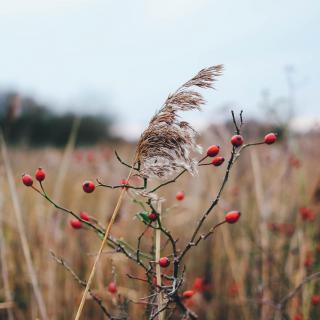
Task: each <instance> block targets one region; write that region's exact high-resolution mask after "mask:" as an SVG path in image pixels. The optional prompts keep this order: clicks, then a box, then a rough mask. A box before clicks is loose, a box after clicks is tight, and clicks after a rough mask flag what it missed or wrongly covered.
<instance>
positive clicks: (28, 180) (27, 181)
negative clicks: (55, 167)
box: [22, 168, 46, 187]
mask: <svg viewBox="0 0 320 320" xmlns="http://www.w3.org/2000/svg"><path fill="white" fill-rule="evenodd" d="M35 178H36V180H37V181H39V182H42V181H43V180H44V179H45V178H46V172H45V171H44V170H43V169H42V168H38V169H37V170H36V172H35ZM22 182H23V184H24V185H25V186H27V187H31V186H32V185H33V179H32V177H31V176H30V175H29V174H23V175H22Z"/></svg>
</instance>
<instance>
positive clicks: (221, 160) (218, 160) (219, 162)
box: [211, 157, 224, 167]
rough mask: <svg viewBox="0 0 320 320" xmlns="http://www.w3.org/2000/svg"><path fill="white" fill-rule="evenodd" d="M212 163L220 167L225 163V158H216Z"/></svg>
mask: <svg viewBox="0 0 320 320" xmlns="http://www.w3.org/2000/svg"><path fill="white" fill-rule="evenodd" d="M211 163H212V164H213V165H214V166H216V167H219V166H221V165H222V164H223V163H224V158H223V157H214V158H213V159H212V161H211Z"/></svg>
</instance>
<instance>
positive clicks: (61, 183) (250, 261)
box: [0, 0, 320, 320]
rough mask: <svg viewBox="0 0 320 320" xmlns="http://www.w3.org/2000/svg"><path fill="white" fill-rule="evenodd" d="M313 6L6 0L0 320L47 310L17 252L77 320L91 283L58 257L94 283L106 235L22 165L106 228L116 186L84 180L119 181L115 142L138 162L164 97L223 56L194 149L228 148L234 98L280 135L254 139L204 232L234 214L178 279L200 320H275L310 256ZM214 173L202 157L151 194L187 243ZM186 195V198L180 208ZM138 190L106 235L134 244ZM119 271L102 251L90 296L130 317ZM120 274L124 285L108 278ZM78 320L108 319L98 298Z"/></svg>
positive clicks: (255, 132) (314, 223)
mask: <svg viewBox="0 0 320 320" xmlns="http://www.w3.org/2000/svg"><path fill="white" fill-rule="evenodd" d="M319 10H320V7H319V3H318V2H317V1H305V2H303V3H302V2H300V1H283V2H281V3H278V2H275V1H268V2H267V1H262V2H260V3H259V4H258V3H255V2H253V1H249V0H247V1H243V2H242V3H241V4H240V3H234V2H233V1H225V2H224V3H218V2H217V1H206V0H201V1H191V0H186V1H182V0H181V1H180V0H171V1H162V2H161V3H160V2H158V1H155V0H151V1H137V2H129V1H128V2H126V1H123V2H117V3H114V2H111V1H98V0H95V1H85V0H81V1H72V0H70V1H38V0H28V1H24V2H20V1H18V0H14V1H10V3H9V2H7V3H1V4H0V38H1V39H2V40H1V47H2V48H4V50H2V57H1V58H0V70H1V72H0V126H1V131H2V134H3V137H4V140H3V141H5V142H6V146H7V147H6V148H5V144H4V142H3V141H2V142H1V156H0V254H1V260H0V261H1V263H0V270H1V279H0V319H10V320H11V319H19V320H20V319H38V318H39V310H38V306H37V303H36V302H35V296H34V290H33V287H32V285H31V282H30V269H28V265H27V263H26V260H25V257H24V254H23V246H25V247H26V246H27V247H28V248H29V249H30V252H31V260H32V263H33V265H34V267H35V274H34V276H35V277H37V279H38V282H39V292H40V294H41V295H42V297H43V301H44V304H45V306H46V309H47V312H48V315H49V318H50V319H57V320H58V319H59V320H60V319H71V318H72V316H73V315H74V312H75V310H76V308H77V306H78V304H79V301H80V298H81V293H82V291H83V289H82V288H81V287H80V285H79V284H78V283H77V282H76V281H74V279H73V278H72V276H71V275H70V274H69V273H67V272H66V271H65V269H64V268H63V267H61V265H59V264H57V263H56V261H55V260H54V259H53V258H52V257H51V255H50V251H51V250H52V251H53V252H55V254H57V255H58V256H61V257H63V258H64V259H65V260H66V262H68V264H69V265H70V266H71V267H72V268H73V269H74V270H75V271H77V273H78V274H79V276H80V277H81V278H83V279H86V278H87V276H88V274H89V272H90V269H91V266H92V263H93V260H94V254H95V252H96V251H97V250H98V248H99V245H100V241H99V239H98V238H97V237H96V235H95V234H92V232H90V231H88V230H86V229H85V228H83V229H81V230H74V229H72V228H71V227H70V225H69V221H70V218H69V217H67V216H66V215H64V214H63V213H61V212H59V211H57V210H56V209H54V208H53V207H52V206H50V204H49V203H47V202H45V201H44V200H43V199H41V198H40V197H39V195H37V194H36V193H35V192H32V190H30V188H26V187H25V186H23V185H22V183H21V175H22V174H23V173H25V172H27V173H30V174H33V173H34V171H35V170H36V169H37V168H38V167H39V166H41V167H43V168H44V169H45V170H46V172H47V178H46V180H45V186H46V189H47V190H48V192H49V194H51V196H52V198H53V199H54V200H55V201H56V202H58V203H59V204H61V205H63V206H64V207H67V208H70V209H72V210H74V211H75V212H80V211H86V212H88V213H89V214H90V215H92V216H94V217H96V218H97V219H98V220H99V221H101V222H102V223H105V222H106V221H107V220H108V219H109V218H110V215H111V213H112V211H113V208H114V206H115V204H116V201H117V198H118V195H119V191H117V190H106V189H97V190H96V191H95V192H94V193H93V194H85V193H84V192H83V191H82V187H81V186H82V182H83V181H84V180H87V179H91V180H95V179H96V178H101V179H102V180H103V181H104V182H106V183H108V184H118V183H119V182H120V181H121V179H123V178H125V177H126V175H127V169H126V168H125V167H123V166H122V165H121V164H120V163H119V162H118V161H117V159H116V158H115V156H114V150H117V151H118V152H119V154H120V155H121V156H122V158H123V159H125V160H127V161H128V162H130V159H131V158H132V155H133V153H134V150H135V143H136V141H137V139H138V137H139V134H140V133H141V132H142V130H143V129H144V128H145V127H146V126H147V123H148V121H149V119H150V118H151V116H152V115H153V114H154V113H155V111H156V110H158V109H159V108H160V107H161V104H162V103H163V101H164V100H165V99H166V97H167V95H168V94H169V93H170V92H173V91H174V90H175V89H176V88H177V87H178V86H179V85H180V84H182V83H183V82H184V81H186V80H187V79H189V78H190V76H192V75H193V74H195V73H196V72H197V71H198V70H200V69H201V68H203V67H207V66H209V65H214V64H218V63H224V65H225V71H224V75H223V76H222V77H220V78H219V81H218V82H216V84H215V87H216V90H214V91H211V92H206V93H205V97H206V100H207V105H206V106H205V107H204V111H203V112H201V113H200V112H199V113H192V114H188V115H186V116H185V115H184V117H186V119H187V120H189V121H190V122H191V123H192V124H193V125H194V126H195V127H196V128H197V129H198V130H199V132H200V136H199V143H200V144H201V145H202V146H203V147H204V150H206V147H208V146H209V145H212V144H218V145H220V146H221V153H222V155H223V156H225V157H227V156H228V154H229V153H230V149H231V145H230V142H229V140H230V137H231V135H232V134H233V128H232V124H231V122H230V110H231V109H233V110H235V111H236V112H238V111H239V110H244V120H245V127H244V134H243V135H244V138H245V140H246V141H250V142H251V141H257V140H258V141H259V140H261V139H262V138H263V136H264V134H265V133H267V132H270V131H274V132H278V133H279V140H278V141H277V143H276V144H274V145H272V146H265V145H262V146H258V147H256V148H254V149H252V150H246V151H245V152H244V153H243V155H242V156H241V157H240V159H239V160H238V162H237V164H236V165H235V167H234V169H233V172H232V176H231V179H230V181H229V184H228V186H227V188H226V190H225V193H224V194H223V198H222V201H221V202H220V203H219V206H218V207H217V209H216V210H215V213H214V214H212V216H211V217H210V219H209V220H208V221H207V224H206V226H207V227H209V226H211V225H212V224H214V223H216V222H218V221H220V220H221V219H223V215H224V213H225V212H226V211H228V210H230V209H239V210H240V211H241V212H242V216H241V219H240V220H239V222H238V223H237V224H235V225H226V226H223V227H221V228H219V229H218V230H217V232H216V233H215V234H214V236H213V237H211V238H209V239H208V240H207V241H206V242H203V243H202V244H201V245H199V246H198V247H197V248H196V249H194V251H193V252H192V253H191V254H190V255H189V256H188V257H187V259H186V265H187V273H186V278H187V281H186V283H185V284H184V289H191V288H193V289H195V291H196V294H195V295H194V297H193V298H192V299H190V300H188V301H187V303H188V305H189V306H190V308H191V309H192V310H194V311H196V312H197V313H198V315H199V319H209V320H211V319H212V320H213V319H219V320H220V319H228V320H229V319H236V318H237V319H248V320H251V319H264V320H267V319H282V318H281V317H279V315H278V314H277V312H276V311H277V310H276V308H275V305H276V304H277V303H279V302H280V301H281V299H283V298H284V297H285V296H286V295H287V294H288V293H290V292H292V290H294V288H295V287H296V286H298V285H299V284H300V283H301V282H302V281H303V279H304V278H305V277H307V276H308V275H311V274H314V273H315V272H318V271H319V267H320V228H319V227H320V218H319V208H320V205H319V203H320V167H319V159H320V151H319V148H318V145H319V141H320V136H319V134H320V127H319V123H320V122H319V118H320V111H319V110H320V109H319V106H318V104H319V101H320V96H319V90H318V86H319V84H318V74H319V71H320V70H319V68H320V67H319V64H318V63H317V62H316V61H315V57H316V56H319V42H318V41H317V40H316V39H317V34H318V33H319V31H320V30H319V29H320V28H319V12H320V11H319ZM6 150H7V151H6ZM199 157H200V156H199ZM5 159H7V162H6V161H5ZM224 169H225V165H223V166H222V167H219V168H213V167H203V168H201V170H200V174H199V176H197V177H191V176H190V175H185V176H183V177H182V178H181V179H180V180H179V181H178V182H177V183H175V184H173V185H171V186H170V187H169V188H168V189H167V190H165V191H162V192H161V195H163V196H164V197H165V198H166V201H165V203H164V209H165V210H166V209H168V213H167V215H166V217H165V222H166V224H167V225H168V228H170V229H171V230H173V233H174V234H175V235H176V237H177V238H179V243H185V242H186V241H187V239H188V235H189V233H188V230H190V226H192V225H194V224H195V223H196V221H197V219H198V218H199V217H200V215H201V213H202V212H203V211H204V210H205V208H207V205H208V203H209V202H210V200H212V199H213V197H214V196H215V193H216V190H217V189H218V187H219V185H220V183H221V179H222V177H223V172H224ZM10 183H11V185H10ZM178 191H184V192H185V195H186V196H185V199H184V200H183V201H181V202H178V201H177V200H176V198H175V194H176V193H177V192H178ZM130 194H131V192H130V191H128V192H127V196H126V198H125V201H124V203H123V205H122V207H121V212H120V215H119V217H118V219H117V221H116V223H115V225H114V227H113V230H112V234H114V235H115V236H117V237H119V238H123V240H124V241H126V242H127V243H128V244H133V243H135V242H136V239H137V236H138V235H139V234H140V233H141V232H142V230H143V226H142V225H141V222H139V220H138V219H137V218H136V217H135V214H136V213H137V212H138V211H139V208H138V207H137V205H136V204H134V203H133V202H132V198H131V195H130ZM169 209H170V210H169ZM21 234H25V237H21ZM146 239H149V240H150V241H152V240H151V239H152V238H151V234H150V235H148V237H147V238H146ZM127 273H130V274H141V270H139V269H138V268H137V266H136V265H134V264H133V263H131V262H128V260H127V259H126V258H125V257H123V255H121V254H120V253H115V252H113V251H112V250H111V249H110V248H106V249H105V253H104V255H103V258H102V259H101V261H100V263H99V268H98V270H97V274H96V277H95V280H94V284H93V290H94V292H96V293H97V294H98V295H99V296H100V297H102V299H103V301H104V303H105V304H106V305H107V307H108V309H110V310H113V311H115V312H121V310H120V309H119V305H120V304H121V303H123V304H122V305H123V307H124V308H125V309H126V310H127V311H128V312H129V315H130V319H142V315H143V307H142V306H141V305H138V304H134V303H131V302H128V300H138V299H139V298H140V297H142V296H144V295H147V291H146V288H145V286H144V285H143V284H142V283H139V282H135V281H132V280H130V279H128V277H127V276H126V274H127ZM114 274H115V275H116V278H117V284H118V293H119V295H120V297H119V296H118V295H112V294H110V293H109V292H108V290H107V286H108V283H109V282H110V281H112V279H113V275H114ZM141 275H143V274H141ZM319 295H320V285H319V283H318V281H317V279H315V281H311V282H308V283H307V284H306V285H304V286H303V288H302V290H301V291H299V293H298V294H296V295H295V296H294V297H293V298H292V299H290V300H289V301H288V304H287V306H286V309H285V310H286V317H285V318H284V319H295V320H299V319H305V320H306V319H319V318H320V309H319V308H320V299H319V301H318V302H317V303H316V301H315V300H316V299H315V297H319ZM10 317H11V318H10ZM83 319H103V315H102V313H101V310H100V309H99V308H98V307H97V306H96V305H95V303H94V302H93V301H92V300H90V299H89V301H88V302H87V303H86V307H85V312H84V314H83Z"/></svg>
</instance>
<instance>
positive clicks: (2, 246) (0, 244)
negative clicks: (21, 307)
mask: <svg viewBox="0 0 320 320" xmlns="http://www.w3.org/2000/svg"><path fill="white" fill-rule="evenodd" d="M1 169H2V168H1ZM1 171H2V170H1ZM1 174H2V172H1ZM0 179H1V180H0V186H3V183H2V175H1V176H0ZM2 194H4V193H3V190H2V188H1V189H0V257H1V271H2V272H1V273H2V279H3V289H4V296H5V299H6V303H7V305H9V304H10V303H11V302H12V295H11V290H10V284H9V272H8V264H7V262H8V261H7V247H6V239H5V237H4V233H3V216H2V207H3V198H2ZM12 306H13V304H12ZM7 313H8V320H13V319H14V317H13V313H12V308H11V307H8V308H7Z"/></svg>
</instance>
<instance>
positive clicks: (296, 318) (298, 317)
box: [292, 314, 303, 320]
mask: <svg viewBox="0 0 320 320" xmlns="http://www.w3.org/2000/svg"><path fill="white" fill-rule="evenodd" d="M292 320H303V317H302V315H301V314H296V315H295V316H294V317H293V319H292Z"/></svg>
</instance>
